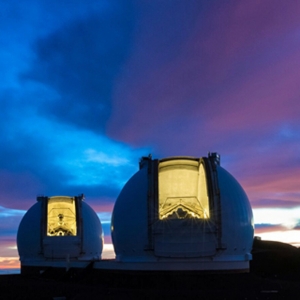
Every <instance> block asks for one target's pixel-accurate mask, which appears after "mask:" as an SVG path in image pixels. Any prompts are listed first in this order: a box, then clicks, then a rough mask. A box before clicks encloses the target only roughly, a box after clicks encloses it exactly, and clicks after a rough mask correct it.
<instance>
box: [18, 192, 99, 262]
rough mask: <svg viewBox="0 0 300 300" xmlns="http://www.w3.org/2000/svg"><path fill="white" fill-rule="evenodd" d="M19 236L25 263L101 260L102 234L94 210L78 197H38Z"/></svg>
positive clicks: (22, 258)
mask: <svg viewBox="0 0 300 300" xmlns="http://www.w3.org/2000/svg"><path fill="white" fill-rule="evenodd" d="M37 200H38V201H37V203H35V204H34V205H33V206H32V207H31V208H30V209H29V210H28V211H27V213H26V214H25V215H24V217H23V219H22V220H21V223H20V225H19V229H18V234H17V247H18V251H19V255H20V261H21V267H22V264H24V263H25V265H26V264H27V265H30V263H31V262H34V261H40V262H41V264H42V262H44V261H55V260H56V261H59V260H68V261H69V260H95V259H96V260H99V259H100V258H101V253H102V248H103V232H102V226H101V223H100V220H99V218H98V216H97V214H96V213H95V212H94V210H93V209H92V208H91V207H90V206H89V205H88V204H86V203H85V202H83V196H79V197H66V196H56V197H38V198H37Z"/></svg>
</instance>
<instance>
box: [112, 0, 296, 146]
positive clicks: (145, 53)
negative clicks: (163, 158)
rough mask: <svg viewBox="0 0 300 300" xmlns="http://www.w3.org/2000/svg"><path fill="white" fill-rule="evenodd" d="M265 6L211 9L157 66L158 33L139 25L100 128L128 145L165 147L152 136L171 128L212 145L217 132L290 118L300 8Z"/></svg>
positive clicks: (267, 127) (179, 136)
mask: <svg viewBox="0 0 300 300" xmlns="http://www.w3.org/2000/svg"><path fill="white" fill-rule="evenodd" d="M270 3H271V2H269V1H268V2H267V3H265V2H264V3H261V2H260V1H251V2H250V3H245V2H243V3H240V2H231V3H230V4H224V5H220V6H218V7H213V9H212V10H210V11H208V12H207V13H206V15H204V16H201V18H200V16H199V20H198V22H196V25H195V26H194V27H193V28H191V30H190V34H189V36H188V38H187V39H185V40H183V41H182V44H181V45H180V47H178V49H176V50H174V49H169V52H170V53H173V52H176V55H174V56H172V59H166V60H164V61H161V62H160V63H157V62H155V59H154V58H155V57H156V58H157V55H158V54H157V53H156V52H155V49H153V46H152V45H153V44H155V43H156V42H157V40H160V39H161V38H163V37H160V36H159V31H157V33H156V35H153V32H152V31H151V27H149V22H148V23H147V24H148V25H146V24H145V23H143V26H142V27H141V28H140V29H139V31H138V33H137V35H136V37H135V39H136V44H137V47H136V50H135V51H136V52H133V55H132V58H131V59H130V60H129V61H128V63H127V66H126V76H124V77H123V78H122V77H121V80H120V81H119V85H118V88H117V89H116V91H115V97H114V99H115V101H114V113H113V116H112V119H111V121H110V124H109V126H108V132H109V133H110V134H111V135H113V136H115V137H118V138H120V139H122V140H125V141H127V142H131V143H135V144H140V143H146V142H147V141H148V143H149V142H150V143H151V142H152V143H153V142H154V143H161V142H162V143H165V144H166V143H169V142H168V141H167V142H166V141H162V140H161V139H160V138H159V135H165V136H169V137H170V136H171V137H172V134H174V135H175V133H176V140H177V141H181V139H183V140H185V136H186V135H187V134H188V135H194V136H197V135H198V133H199V130H202V131H209V132H210V136H209V138H210V140H211V144H214V143H217V141H218V139H219V138H220V135H223V134H229V135H233V134H234V133H235V132H241V131H242V130H250V129H251V130H255V129H256V130H262V126H264V130H265V131H266V130H270V128H271V127H272V126H273V124H274V122H275V123H280V122H282V121H283V120H287V119H292V118H293V119H295V118H297V116H298V115H299V112H300V105H299V104H298V101H297V99H298V96H299V94H300V89H299V87H298V81H297V78H299V75H300V74H299V72H300V71H299V69H300V68H299V62H300V56H299V54H298V53H299V51H298V50H299V48H300V43H299V42H300V40H299V39H297V36H296V32H297V30H298V24H299V21H298V15H299V11H300V7H299V4H296V3H294V2H289V5H287V4H286V3H284V4H282V3H280V2H276V3H273V2H272V4H270ZM157 22H158V23H159V22H160V20H157ZM147 26H148V27H147ZM139 43H141V44H142V45H143V46H141V45H140V44H139ZM146 44H147V45H149V47H148V48H147V47H146V46H145V45H146ZM141 51H142V52H141ZM274 53H275V54H274ZM137 76H138V77H137ZM181 127H182V128H183V129H181ZM184 128H185V130H184ZM178 131H179V133H178ZM158 133H159V134H158ZM174 138H175V137H174ZM164 147H167V145H164Z"/></svg>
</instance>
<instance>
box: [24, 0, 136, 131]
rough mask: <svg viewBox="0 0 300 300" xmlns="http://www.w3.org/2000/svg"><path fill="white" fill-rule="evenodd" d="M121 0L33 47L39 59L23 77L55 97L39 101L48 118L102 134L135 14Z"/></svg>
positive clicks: (68, 25)
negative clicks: (42, 86)
mask: <svg viewBox="0 0 300 300" xmlns="http://www.w3.org/2000/svg"><path fill="white" fill-rule="evenodd" d="M130 8H131V6H130V4H128V3H127V2H125V1H118V2H117V5H115V7H114V9H111V10H110V11H109V12H108V13H107V14H105V15H104V16H103V15H100V14H95V15H90V16H89V17H86V18H84V19H83V18H82V19H80V20H76V21H72V22H70V23H69V24H67V25H64V26H63V27H60V28H59V29H58V30H57V31H55V32H54V33H52V34H50V35H49V36H47V37H45V38H40V39H38V40H37V41H36V43H35V45H34V52H35V55H36V59H35V61H34V63H33V65H32V68H31V69H30V70H29V71H28V72H27V73H26V74H23V76H22V78H23V79H27V80H33V81H37V82H40V83H42V84H44V85H46V86H47V87H49V88H50V89H52V90H53V92H54V93H56V97H53V98H52V99H49V101H48V102H47V103H40V109H41V111H42V112H43V113H44V114H46V115H47V116H48V117H55V118H57V119H58V120H59V121H63V122H68V123H71V124H75V125H77V126H80V127H84V128H88V129H92V130H95V131H98V132H99V131H102V130H103V129H104V127H105V124H106V122H107V120H108V118H109V117H110V114H111V93H112V88H113V85H114V80H115V79H116V76H118V73H119V71H120V68H121V67H122V64H123V63H124V60H125V59H126V57H127V55H128V50H129V48H130V36H131V31H132V28H133V21H134V20H133V18H134V16H133V12H132V10H131V9H130Z"/></svg>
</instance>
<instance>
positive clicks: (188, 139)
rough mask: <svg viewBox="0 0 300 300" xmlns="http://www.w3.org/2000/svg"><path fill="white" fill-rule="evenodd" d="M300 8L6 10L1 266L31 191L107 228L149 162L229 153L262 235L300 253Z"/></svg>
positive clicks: (224, 4) (145, 4)
mask: <svg viewBox="0 0 300 300" xmlns="http://www.w3.org/2000/svg"><path fill="white" fill-rule="evenodd" d="M299 15H300V2H298V1H293V0H285V1H281V0H264V1H261V0H252V1H246V0H245V1H244V0H228V1H221V0H189V1H186V0H84V1H82V0H66V1H59V0H26V1H25V0H11V1H1V4H0V78H1V80H0V103H1V110H0V113H1V118H0V138H1V147H0V268H1V267H2V268H8V267H16V266H18V254H17V250H16V246H15V245H16V243H15V238H16V233H17V229H18V225H19V222H20V220H21V218H22V216H23V215H24V213H25V212H26V210H27V209H28V208H30V207H31V206H32V205H33V204H34V203H35V202H36V196H37V195H41V194H42V195H47V196H53V195H69V196H73V195H78V194H81V193H84V194H85V196H86V202H87V203H88V204H90V205H91V206H92V207H93V208H94V209H95V210H96V211H97V213H98V215H99V217H100V219H101V221H102V223H103V226H104V230H105V235H106V236H105V241H106V242H107V243H110V237H109V234H110V233H109V222H110V213H111V211H112V208H113V204H114V201H115V199H116V197H117V196H118V194H119V192H120V189H121V188H122V186H123V185H124V183H125V182H126V181H127V180H128V179H129V178H130V177H131V175H132V174H134V173H135V172H136V171H137V170H138V161H139V158H140V157H141V156H145V155H148V154H149V153H152V155H153V157H155V158H164V157H167V156H173V155H189V156H196V157H201V156H206V155H207V153H208V152H209V151H211V152H218V153H220V154H221V165H222V166H223V167H224V168H226V169H227V170H228V171H229V172H230V173H231V174H232V175H233V176H234V177H236V179H237V180H238V181H239V182H240V183H241V185H242V186H243V188H244V189H245V191H246V193H247V195H248V197H249V199H250V201H251V204H252V208H253V212H254V218H255V219H254V221H255V224H256V235H259V236H261V237H262V238H263V239H272V240H280V241H283V242H288V243H292V244H295V245H297V244H298V243H299V244H300V231H299V229H300V18H299Z"/></svg>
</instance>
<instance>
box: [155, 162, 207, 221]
mask: <svg viewBox="0 0 300 300" xmlns="http://www.w3.org/2000/svg"><path fill="white" fill-rule="evenodd" d="M158 184H159V219H166V218H168V219H191V218H196V219H208V218H209V216H210V215H209V201H208V195H207V184H206V174H205V169H204V166H203V164H202V163H199V162H198V161H195V160H189V159H174V160H168V161H164V162H161V163H160V164H159V173H158Z"/></svg>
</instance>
